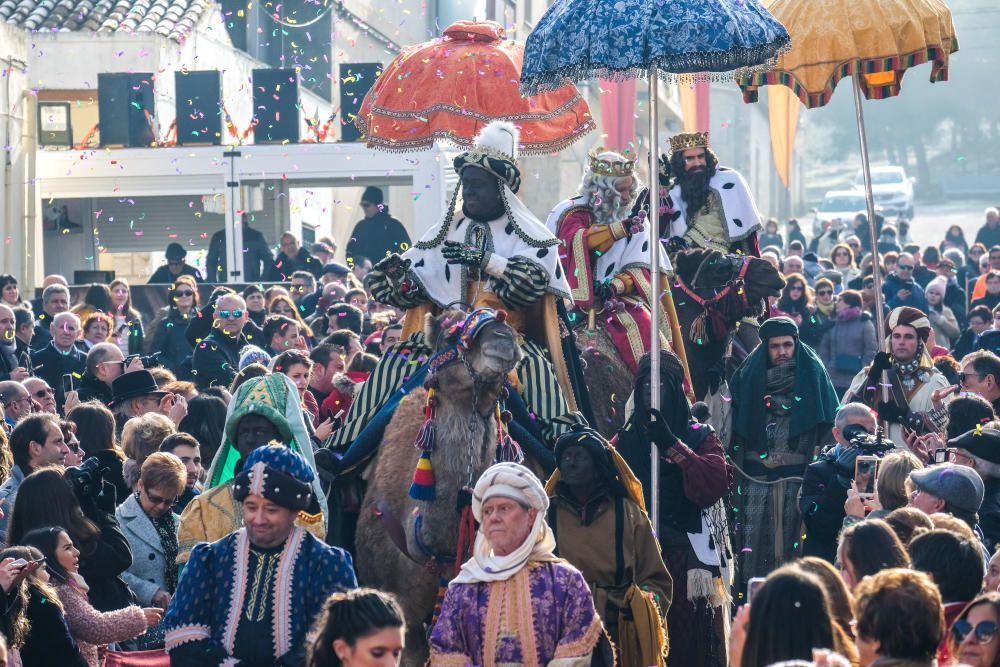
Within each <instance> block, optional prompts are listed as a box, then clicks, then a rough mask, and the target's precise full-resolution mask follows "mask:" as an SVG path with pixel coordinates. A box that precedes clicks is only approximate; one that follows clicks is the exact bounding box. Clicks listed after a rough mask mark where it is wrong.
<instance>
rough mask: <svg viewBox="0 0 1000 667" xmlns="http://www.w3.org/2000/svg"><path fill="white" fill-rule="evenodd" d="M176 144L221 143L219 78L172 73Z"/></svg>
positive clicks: (206, 73) (204, 73)
mask: <svg viewBox="0 0 1000 667" xmlns="http://www.w3.org/2000/svg"><path fill="white" fill-rule="evenodd" d="M174 99H175V102H174V105H175V112H176V118H177V144H178V145H181V144H213V145H215V146H218V145H220V144H221V143H222V75H221V74H220V73H219V72H218V71H217V70H206V71H201V72H174Z"/></svg>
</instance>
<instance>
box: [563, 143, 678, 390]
mask: <svg viewBox="0 0 1000 667" xmlns="http://www.w3.org/2000/svg"><path fill="white" fill-rule="evenodd" d="M634 170H635V160H634V159H629V158H626V157H625V156H623V155H620V154H618V153H615V152H614V151H609V150H606V149H601V148H597V149H594V150H593V151H591V152H590V156H589V158H588V161H587V168H586V171H585V172H584V176H583V183H582V184H581V185H580V194H579V195H577V196H576V197H572V198H570V199H567V200H565V201H563V202H560V203H559V204H558V205H556V207H555V208H554V209H552V211H551V212H550V213H549V219H548V221H547V223H546V225H547V226H548V228H549V230H550V231H551V232H552V233H553V234H555V235H556V236H558V237H559V240H560V241H562V243H563V247H562V248H561V249H560V253H559V254H560V259H561V260H562V265H563V268H564V269H565V270H566V279H567V280H568V281H569V286H570V288H571V289H572V291H573V304H574V306H575V307H576V321H578V322H587V321H588V319H590V318H591V317H593V316H595V315H596V313H597V312H601V316H600V320H599V321H600V325H601V326H602V327H603V328H604V329H605V330H606V331H607V333H608V336H610V338H611V340H612V341H613V342H614V344H615V347H616V348H617V349H618V356H619V358H620V359H621V360H622V361H623V362H624V363H625V365H626V366H628V367H629V368H630V369H631V371H632V373H635V371H636V365H637V364H638V362H639V357H641V356H642V355H643V354H644V353H646V352H648V351H649V349H650V340H651V331H652V330H653V326H652V320H651V318H650V313H649V303H650V300H651V299H653V298H656V295H657V294H659V293H661V290H662V287H660V286H659V285H658V284H656V283H654V281H652V280H651V278H650V268H649V253H650V243H649V228H648V227H647V226H646V225H645V224H644V222H643V220H642V219H641V218H633V217H632V213H631V210H632V205H633V203H634V202H635V199H636V192H637V191H638V188H639V180H638V177H637V175H636V174H635V173H634ZM670 270H671V268H670V260H669V259H668V258H667V253H666V252H664V251H663V250H662V248H661V249H660V274H661V275H660V281H661V282H662V283H665V282H666V280H667V274H668V272H669V271H670ZM662 312H663V311H661V313H662ZM661 317H663V316H662V314H661ZM593 320H594V322H595V324H596V321H597V318H596V317H593ZM591 326H593V325H591ZM657 329H659V331H660V332H661V334H662V335H663V338H664V340H665V341H669V340H670V328H669V327H668V326H667V321H666V319H665V318H664V319H661V322H660V326H658V327H657Z"/></svg>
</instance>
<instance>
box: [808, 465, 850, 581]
mask: <svg viewBox="0 0 1000 667" xmlns="http://www.w3.org/2000/svg"><path fill="white" fill-rule="evenodd" d="M836 451H837V449H836V448H835V447H828V448H827V449H826V450H825V451H824V452H823V453H822V454H821V455H820V457H819V459H817V460H816V461H815V462H813V463H810V464H809V465H808V466H806V472H805V475H804V476H803V478H802V490H801V491H800V492H799V512H801V514H802V521H803V523H805V525H806V529H805V531H804V532H805V534H806V539H805V541H804V542H803V544H802V549H803V551H802V555H803V556H817V557H819V558H822V559H824V560H826V561H829V562H830V563H833V562H835V561H836V560H837V538H838V537H839V535H840V529H841V527H842V526H843V523H844V515H845V512H844V502H845V501H846V500H847V489H848V488H849V487H850V485H851V480H850V479H847V478H846V477H844V476H843V475H838V474H837V469H836V466H835V465H834V461H836V460H837V456H836Z"/></svg>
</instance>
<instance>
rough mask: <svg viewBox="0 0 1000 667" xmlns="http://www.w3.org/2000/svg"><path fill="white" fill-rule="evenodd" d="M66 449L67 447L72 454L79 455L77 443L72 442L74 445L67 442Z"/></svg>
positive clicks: (78, 444)
mask: <svg viewBox="0 0 1000 667" xmlns="http://www.w3.org/2000/svg"><path fill="white" fill-rule="evenodd" d="M66 447H68V448H69V451H71V452H73V453H74V454H79V453H80V443H79V442H74V443H69V442H67V443H66Z"/></svg>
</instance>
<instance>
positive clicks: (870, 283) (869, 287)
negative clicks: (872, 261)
mask: <svg viewBox="0 0 1000 667" xmlns="http://www.w3.org/2000/svg"><path fill="white" fill-rule="evenodd" d="M874 288H875V283H874V282H869V283H865V289H874Z"/></svg>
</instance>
